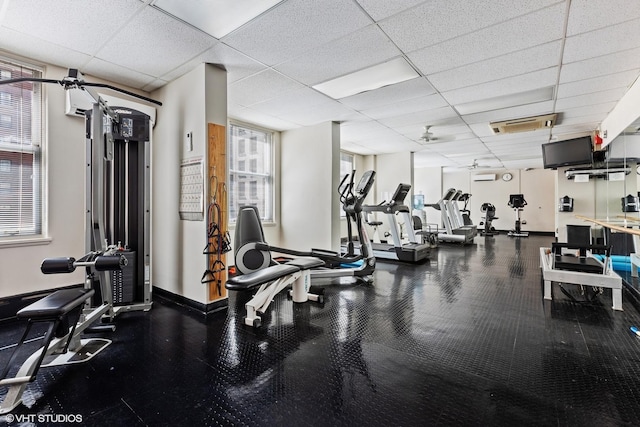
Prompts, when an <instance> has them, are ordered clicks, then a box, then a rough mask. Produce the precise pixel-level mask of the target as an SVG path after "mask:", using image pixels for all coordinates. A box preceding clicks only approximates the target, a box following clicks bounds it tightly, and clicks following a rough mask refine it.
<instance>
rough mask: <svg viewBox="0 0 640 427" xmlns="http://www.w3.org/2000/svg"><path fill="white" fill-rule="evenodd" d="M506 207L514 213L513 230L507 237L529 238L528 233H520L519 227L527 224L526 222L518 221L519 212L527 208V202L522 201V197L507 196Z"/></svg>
mask: <svg viewBox="0 0 640 427" xmlns="http://www.w3.org/2000/svg"><path fill="white" fill-rule="evenodd" d="M508 205H509V207H510V208H513V210H514V211H515V212H516V224H515V228H514V229H513V230H511V231H509V236H510V237H529V232H528V231H522V229H521V225H522V224H526V223H527V221H525V220H521V219H520V212H522V211H523V210H524V207H525V206H527V201H526V200H525V199H524V195H522V194H511V195H510V196H509V203H508Z"/></svg>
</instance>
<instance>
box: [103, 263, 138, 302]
mask: <svg viewBox="0 0 640 427" xmlns="http://www.w3.org/2000/svg"><path fill="white" fill-rule="evenodd" d="M120 253H121V254H122V255H123V256H124V257H125V258H126V259H127V265H125V266H124V267H122V269H121V270H114V271H110V272H109V274H110V276H111V297H112V298H113V305H127V304H131V303H132V302H133V301H134V297H135V289H136V286H135V285H136V284H135V271H136V253H135V251H123V252H120Z"/></svg>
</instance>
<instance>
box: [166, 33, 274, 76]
mask: <svg viewBox="0 0 640 427" xmlns="http://www.w3.org/2000/svg"><path fill="white" fill-rule="evenodd" d="M202 63H210V64H220V65H223V66H224V68H225V70H227V83H228V84H231V83H233V82H235V81H238V80H240V79H243V78H245V77H248V76H250V75H253V74H257V73H259V72H261V71H264V70H266V69H267V66H266V65H264V64H261V63H259V62H258V61H255V60H253V59H251V58H249V57H248V56H246V55H244V54H242V53H240V52H238V51H237V50H235V49H232V48H230V47H229V46H226V45H225V44H223V43H216V44H215V46H213V47H212V48H211V49H208V50H207V51H205V52H203V53H202V54H200V55H198V56H196V57H195V58H193V59H191V60H189V61H187V62H185V63H184V64H182V65H180V66H178V67H177V68H174V69H173V70H171V71H170V72H168V73H167V74H165V75H163V76H162V78H164V79H166V80H174V79H177V78H178V77H180V76H182V75H183V74H186V73H188V72H189V71H191V70H193V69H194V68H196V67H197V66H198V65H200V64H202Z"/></svg>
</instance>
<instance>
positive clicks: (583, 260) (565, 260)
mask: <svg viewBox="0 0 640 427" xmlns="http://www.w3.org/2000/svg"><path fill="white" fill-rule="evenodd" d="M565 248H566V249H576V250H577V251H578V256H575V255H566V254H563V253H562V249H565ZM551 251H552V252H553V255H554V264H553V268H555V269H556V270H569V271H579V272H582V273H594V274H603V272H604V270H603V264H602V263H601V262H599V261H598V260H597V259H595V258H593V257H591V256H588V254H587V251H598V252H604V253H605V257H606V259H608V258H609V257H610V256H611V247H610V246H604V245H581V244H571V243H558V242H554V243H552V244H551Z"/></svg>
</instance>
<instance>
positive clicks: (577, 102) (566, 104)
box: [556, 88, 627, 112]
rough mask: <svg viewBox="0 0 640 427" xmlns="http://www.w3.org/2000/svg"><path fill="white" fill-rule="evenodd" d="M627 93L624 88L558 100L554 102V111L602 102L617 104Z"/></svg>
mask: <svg viewBox="0 0 640 427" xmlns="http://www.w3.org/2000/svg"><path fill="white" fill-rule="evenodd" d="M626 91H627V89H626V88H616V89H610V90H605V91H602V92H594V93H588V94H585V95H578V96H572V97H569V98H560V99H558V100H557V101H556V111H557V112H560V111H563V110H565V109H568V108H575V107H582V106H585V105H594V104H599V103H602V102H617V101H618V100H620V98H622V95H624V94H625V92H626Z"/></svg>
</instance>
